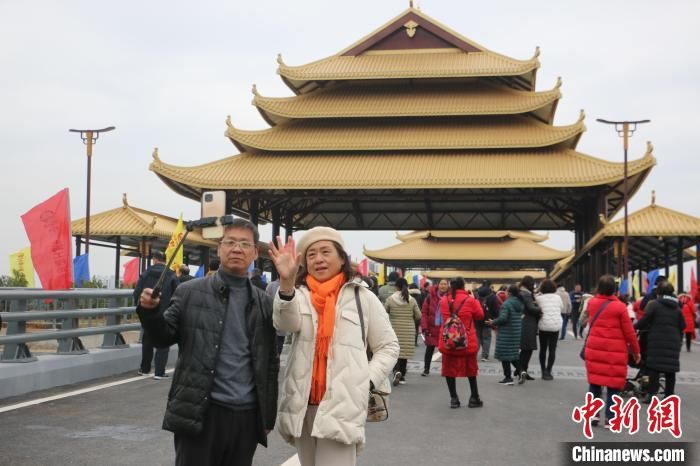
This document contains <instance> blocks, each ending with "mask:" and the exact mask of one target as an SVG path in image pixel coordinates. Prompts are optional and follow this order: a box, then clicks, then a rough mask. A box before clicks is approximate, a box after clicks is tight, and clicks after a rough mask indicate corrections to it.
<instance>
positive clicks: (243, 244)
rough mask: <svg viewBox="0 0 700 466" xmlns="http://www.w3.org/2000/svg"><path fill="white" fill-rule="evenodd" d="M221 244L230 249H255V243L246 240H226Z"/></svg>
mask: <svg viewBox="0 0 700 466" xmlns="http://www.w3.org/2000/svg"><path fill="white" fill-rule="evenodd" d="M219 244H221V245H222V246H225V247H227V248H229V249H233V248H235V247H236V246H238V247H239V248H241V249H242V250H243V251H248V250H249V249H252V248H253V247H255V243H251V242H250V241H245V240H243V241H236V240H235V239H225V240H223V241H221V242H220V243H219Z"/></svg>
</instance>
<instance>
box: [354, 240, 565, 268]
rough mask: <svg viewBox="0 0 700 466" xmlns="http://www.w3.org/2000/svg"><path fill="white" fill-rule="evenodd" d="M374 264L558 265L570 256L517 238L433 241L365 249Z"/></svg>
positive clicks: (415, 241) (411, 241)
mask: <svg viewBox="0 0 700 466" xmlns="http://www.w3.org/2000/svg"><path fill="white" fill-rule="evenodd" d="M363 254H364V255H365V256H367V257H369V258H370V259H372V260H373V261H375V262H391V261H449V262H457V261H496V262H504V263H508V261H512V262H514V261H533V262H535V261H556V260H560V259H562V258H564V257H567V256H569V255H570V254H571V251H557V250H556V249H552V248H549V247H547V246H545V245H543V244H540V243H536V242H534V241H530V240H526V239H522V238H518V239H512V240H509V241H493V240H490V239H474V240H464V241H430V240H426V239H414V240H410V241H404V242H401V243H398V244H395V245H393V246H389V247H388V248H384V249H377V250H368V249H363Z"/></svg>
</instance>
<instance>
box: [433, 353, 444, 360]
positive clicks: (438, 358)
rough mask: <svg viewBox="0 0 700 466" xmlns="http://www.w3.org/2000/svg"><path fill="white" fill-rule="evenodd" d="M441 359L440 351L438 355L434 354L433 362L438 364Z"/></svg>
mask: <svg viewBox="0 0 700 466" xmlns="http://www.w3.org/2000/svg"><path fill="white" fill-rule="evenodd" d="M440 359H442V353H440V352H439V351H438V352H437V353H435V354H433V359H432V361H433V362H438V361H439V360H440Z"/></svg>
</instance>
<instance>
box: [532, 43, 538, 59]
mask: <svg viewBox="0 0 700 466" xmlns="http://www.w3.org/2000/svg"><path fill="white" fill-rule="evenodd" d="M539 56H540V46H539V45H538V46H537V47H535V55H534V56H533V57H532V58H533V60H534V59H535V58H538V57H539Z"/></svg>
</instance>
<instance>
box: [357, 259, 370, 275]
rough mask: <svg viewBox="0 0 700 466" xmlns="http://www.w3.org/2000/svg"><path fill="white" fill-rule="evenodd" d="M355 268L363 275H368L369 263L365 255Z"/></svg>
mask: <svg viewBox="0 0 700 466" xmlns="http://www.w3.org/2000/svg"><path fill="white" fill-rule="evenodd" d="M357 270H358V272H360V273H361V274H362V276H363V277H366V276H367V275H369V263H368V262H367V258H366V257H365V258H364V259H362V260H361V261H360V266H359V267H358V269H357Z"/></svg>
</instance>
